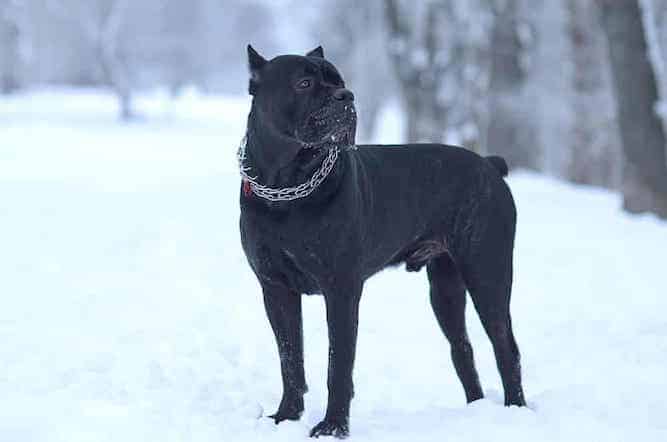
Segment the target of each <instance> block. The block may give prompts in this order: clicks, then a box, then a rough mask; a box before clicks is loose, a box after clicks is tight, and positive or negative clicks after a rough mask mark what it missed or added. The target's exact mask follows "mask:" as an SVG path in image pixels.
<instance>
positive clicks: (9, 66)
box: [0, 0, 21, 94]
mask: <svg viewBox="0 0 667 442" xmlns="http://www.w3.org/2000/svg"><path fill="white" fill-rule="evenodd" d="M17 14H18V11H17V6H16V5H15V4H14V2H13V1H10V0H0V94H7V93H10V92H12V91H14V90H16V89H18V88H19V86H20V79H19V76H20V72H19V64H20V62H21V60H20V51H19V27H18V24H17V21H18V17H17Z"/></svg>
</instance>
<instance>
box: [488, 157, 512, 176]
mask: <svg viewBox="0 0 667 442" xmlns="http://www.w3.org/2000/svg"><path fill="white" fill-rule="evenodd" d="M486 159H487V160H488V161H489V162H490V163H491V164H493V167H495V168H496V170H497V171H498V173H500V175H501V176H507V174H508V173H509V168H508V167H507V161H505V159H504V158H503V157H499V156H497V155H491V156H488V157H486Z"/></svg>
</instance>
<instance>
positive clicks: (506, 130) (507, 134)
mask: <svg viewBox="0 0 667 442" xmlns="http://www.w3.org/2000/svg"><path fill="white" fill-rule="evenodd" d="M491 3H492V5H493V12H494V14H493V26H492V30H491V41H490V44H491V47H490V53H491V54H490V55H491V67H490V70H491V72H490V79H489V120H488V127H487V135H486V143H487V146H486V150H487V151H488V152H490V153H494V154H498V155H501V156H503V157H504V158H505V160H507V163H508V164H509V166H510V167H512V168H513V167H525V168H529V169H538V166H539V157H540V155H539V151H538V149H537V143H536V141H535V139H534V138H535V134H534V131H532V130H531V127H530V125H529V123H528V121H527V120H526V119H525V118H523V117H522V103H521V95H522V92H523V85H524V82H525V78H526V74H525V72H524V70H523V68H522V66H521V51H522V44H521V40H520V39H519V30H518V24H519V23H518V19H517V2H516V0H503V1H499V0H493V1H492V2H491Z"/></svg>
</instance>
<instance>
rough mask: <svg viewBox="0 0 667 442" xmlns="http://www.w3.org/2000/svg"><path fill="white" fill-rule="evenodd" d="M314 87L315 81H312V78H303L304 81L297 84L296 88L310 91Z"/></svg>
mask: <svg viewBox="0 0 667 442" xmlns="http://www.w3.org/2000/svg"><path fill="white" fill-rule="evenodd" d="M312 85H313V80H311V79H310V78H303V79H301V80H299V81H298V82H297V84H296V88H297V89H308V88H309V87H311V86H312Z"/></svg>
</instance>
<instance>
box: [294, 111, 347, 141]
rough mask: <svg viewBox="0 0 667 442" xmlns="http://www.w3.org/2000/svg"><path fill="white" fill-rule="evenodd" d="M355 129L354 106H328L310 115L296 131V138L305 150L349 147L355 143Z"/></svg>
mask: <svg viewBox="0 0 667 442" xmlns="http://www.w3.org/2000/svg"><path fill="white" fill-rule="evenodd" d="M356 127H357V113H356V110H355V109H354V105H352V104H351V103H349V104H345V105H340V106H339V105H330V106H326V107H323V108H322V109H319V110H318V111H316V112H314V113H312V114H311V115H310V116H309V117H308V118H307V119H306V122H305V124H304V125H303V127H302V128H301V129H300V130H297V138H298V139H299V141H300V142H301V143H302V144H303V145H304V148H305V149H313V150H319V149H322V148H324V147H331V146H338V147H349V146H352V145H354V143H355V134H356Z"/></svg>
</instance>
